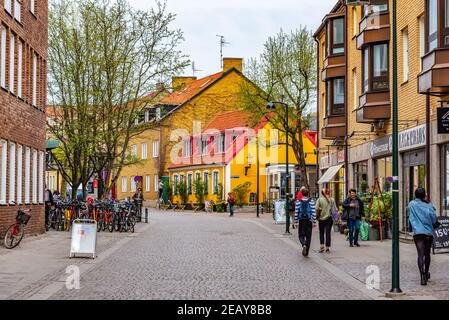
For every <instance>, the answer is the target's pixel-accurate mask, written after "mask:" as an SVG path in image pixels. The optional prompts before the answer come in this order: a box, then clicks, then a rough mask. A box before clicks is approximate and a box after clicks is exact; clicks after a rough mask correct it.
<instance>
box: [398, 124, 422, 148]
mask: <svg viewBox="0 0 449 320" xmlns="http://www.w3.org/2000/svg"><path fill="white" fill-rule="evenodd" d="M425 145H426V125H421V126H418V127H415V128H412V129H408V130H405V131H402V132H399V151H405V150H410V149H416V148H419V147H423V146H425Z"/></svg>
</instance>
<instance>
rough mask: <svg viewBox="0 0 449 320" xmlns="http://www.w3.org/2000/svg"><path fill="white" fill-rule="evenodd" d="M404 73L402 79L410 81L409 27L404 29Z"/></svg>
mask: <svg viewBox="0 0 449 320" xmlns="http://www.w3.org/2000/svg"><path fill="white" fill-rule="evenodd" d="M402 73H403V79H402V80H403V81H404V82H406V81H408V29H405V30H403V31H402Z"/></svg>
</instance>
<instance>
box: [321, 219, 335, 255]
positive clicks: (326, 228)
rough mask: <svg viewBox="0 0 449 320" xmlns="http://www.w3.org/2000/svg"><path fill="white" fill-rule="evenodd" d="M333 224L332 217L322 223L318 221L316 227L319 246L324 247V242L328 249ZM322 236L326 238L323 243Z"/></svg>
mask: <svg viewBox="0 0 449 320" xmlns="http://www.w3.org/2000/svg"><path fill="white" fill-rule="evenodd" d="M333 224H334V220H332V217H329V218H327V219H326V220H324V221H321V220H320V221H318V227H319V229H320V244H321V245H324V242H326V247H328V248H330V246H331V230H332V225H333ZM324 236H326V241H324Z"/></svg>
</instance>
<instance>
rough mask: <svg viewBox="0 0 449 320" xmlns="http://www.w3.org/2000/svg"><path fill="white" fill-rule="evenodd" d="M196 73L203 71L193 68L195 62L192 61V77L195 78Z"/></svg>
mask: <svg viewBox="0 0 449 320" xmlns="http://www.w3.org/2000/svg"><path fill="white" fill-rule="evenodd" d="M198 71H203V70H199V69H197V68H196V67H195V61H192V74H193V76H195V73H196V72H198Z"/></svg>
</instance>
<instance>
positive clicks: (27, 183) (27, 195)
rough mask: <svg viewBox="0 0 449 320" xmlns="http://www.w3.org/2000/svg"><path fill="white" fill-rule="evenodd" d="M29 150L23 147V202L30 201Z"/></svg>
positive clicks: (27, 202)
mask: <svg viewBox="0 0 449 320" xmlns="http://www.w3.org/2000/svg"><path fill="white" fill-rule="evenodd" d="M30 169H31V150H30V148H28V147H26V148H25V203H26V204H29V203H30V188H31V171H30Z"/></svg>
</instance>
